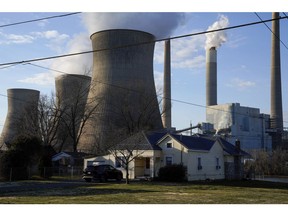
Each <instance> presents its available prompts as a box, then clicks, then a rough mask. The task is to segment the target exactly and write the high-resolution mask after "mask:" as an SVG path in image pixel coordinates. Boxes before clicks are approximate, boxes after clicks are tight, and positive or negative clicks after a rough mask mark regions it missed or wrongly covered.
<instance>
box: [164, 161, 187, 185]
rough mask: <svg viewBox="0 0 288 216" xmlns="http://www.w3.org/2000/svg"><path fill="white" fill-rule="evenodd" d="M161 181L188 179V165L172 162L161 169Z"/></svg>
mask: <svg viewBox="0 0 288 216" xmlns="http://www.w3.org/2000/svg"><path fill="white" fill-rule="evenodd" d="M158 176H159V180H160V181H172V182H181V181H185V180H186V167H184V166H183V165H181V164H172V165H168V166H165V167H161V168H160V169H159V173H158Z"/></svg>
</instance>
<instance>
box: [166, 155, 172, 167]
mask: <svg viewBox="0 0 288 216" xmlns="http://www.w3.org/2000/svg"><path fill="white" fill-rule="evenodd" d="M172 159H173V158H172V157H166V166H169V165H172V162H173V161H172Z"/></svg>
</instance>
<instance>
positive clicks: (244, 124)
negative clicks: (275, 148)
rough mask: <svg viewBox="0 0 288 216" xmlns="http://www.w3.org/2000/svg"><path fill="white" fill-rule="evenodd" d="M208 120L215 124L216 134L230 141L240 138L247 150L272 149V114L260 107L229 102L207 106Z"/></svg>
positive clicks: (243, 147)
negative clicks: (266, 112)
mask: <svg viewBox="0 0 288 216" xmlns="http://www.w3.org/2000/svg"><path fill="white" fill-rule="evenodd" d="M206 121H207V122H209V123H211V124H213V125H214V130H215V133H216V135H219V136H224V137H225V138H226V140H227V141H228V142H230V143H235V141H236V140H239V141H240V143H241V148H242V149H244V150H246V151H252V150H259V149H263V150H267V151H271V150H272V140H271V136H270V135H269V131H270V130H269V129H270V116H269V115H267V114H262V113H260V110H259V109H258V108H252V107H243V106H240V104H239V103H228V104H221V105H215V106H210V107H207V109H206Z"/></svg>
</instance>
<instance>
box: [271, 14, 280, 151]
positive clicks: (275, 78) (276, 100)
mask: <svg viewBox="0 0 288 216" xmlns="http://www.w3.org/2000/svg"><path fill="white" fill-rule="evenodd" d="M277 18H279V13H272V19H275V20H273V21H272V34H271V37H272V38H271V110H270V112H271V114H270V118H271V129H272V130H273V132H272V139H273V144H272V145H273V148H277V147H278V146H281V145H282V144H281V142H282V133H283V110H282V88H281V61H280V28H279V20H278V19H277Z"/></svg>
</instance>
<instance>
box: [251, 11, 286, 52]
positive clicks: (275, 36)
mask: <svg viewBox="0 0 288 216" xmlns="http://www.w3.org/2000/svg"><path fill="white" fill-rule="evenodd" d="M254 13H255V14H256V16H257V17H258V18H259V19H260V20H261V21H262V18H261V17H260V16H259V15H258V13H256V12H254ZM286 18H287V19H288V17H287V16H286ZM263 24H264V25H265V26H266V27H267V28H268V29H269V31H270V32H271V33H272V34H273V35H275V37H276V38H277V39H278V40H279V41H280V42H281V43H282V45H283V46H284V47H285V48H286V49H287V50H288V47H287V46H286V44H285V43H284V42H283V41H282V40H281V39H280V38H279V37H278V36H277V35H276V34H275V33H274V32H273V31H272V30H271V28H270V27H269V26H268V25H267V24H266V23H265V22H263Z"/></svg>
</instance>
